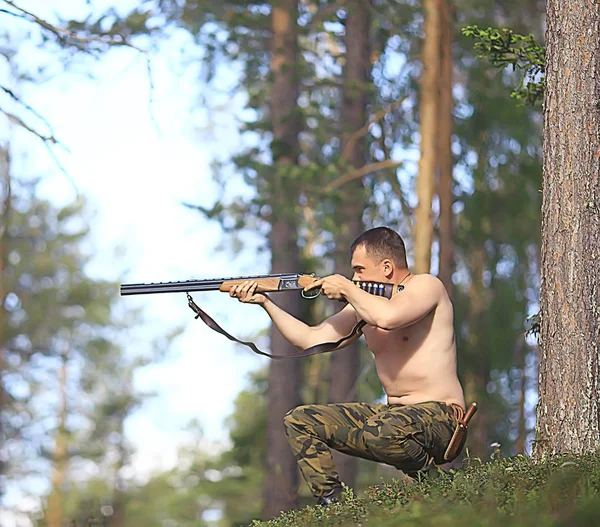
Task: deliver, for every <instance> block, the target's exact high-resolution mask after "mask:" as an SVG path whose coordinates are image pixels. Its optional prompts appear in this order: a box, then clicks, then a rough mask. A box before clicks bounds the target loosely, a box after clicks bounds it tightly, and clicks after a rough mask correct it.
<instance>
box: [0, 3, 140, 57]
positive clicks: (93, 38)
mask: <svg viewBox="0 0 600 527" xmlns="http://www.w3.org/2000/svg"><path fill="white" fill-rule="evenodd" d="M3 2H4V3H6V4H8V5H9V6H11V7H12V8H14V9H16V10H17V11H18V12H19V13H21V18H25V19H26V20H29V21H30V22H34V23H36V24H38V25H39V26H41V27H43V28H44V29H46V30H48V31H50V32H51V33H53V34H54V35H56V36H57V37H58V38H59V39H60V40H64V39H68V40H71V41H72V42H73V44H74V45H75V44H80V45H79V46H77V47H79V48H80V49H81V50H85V45H86V44H89V43H90V42H97V43H99V44H106V45H109V46H125V47H128V48H133V49H135V50H137V51H139V52H140V53H145V51H144V50H142V49H140V48H138V47H137V46H134V45H133V44H131V43H130V42H127V41H126V40H125V39H114V38H111V37H101V36H98V35H90V36H87V37H80V36H79V35H76V34H75V33H73V32H72V31H69V30H68V29H65V28H62V27H58V26H55V25H53V24H51V23H50V22H46V21H45V20H43V19H42V18H40V17H38V16H37V15H35V14H33V13H32V12H30V11H27V10H26V9H23V8H22V7H19V6H18V5H16V4H15V3H14V2H13V1H12V0H3ZM2 12H4V13H10V11H6V10H2ZM10 14H12V15H14V16H19V15H17V14H15V13H10ZM23 15H24V16H23Z"/></svg>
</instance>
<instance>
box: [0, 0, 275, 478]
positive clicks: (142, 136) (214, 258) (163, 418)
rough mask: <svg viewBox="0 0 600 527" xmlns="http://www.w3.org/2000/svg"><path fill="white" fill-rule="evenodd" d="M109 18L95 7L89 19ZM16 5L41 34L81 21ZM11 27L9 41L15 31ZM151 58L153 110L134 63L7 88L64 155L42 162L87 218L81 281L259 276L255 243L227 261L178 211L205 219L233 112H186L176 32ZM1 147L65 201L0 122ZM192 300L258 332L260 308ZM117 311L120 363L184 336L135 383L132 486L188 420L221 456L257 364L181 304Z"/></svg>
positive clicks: (18, 169) (201, 224)
mask: <svg viewBox="0 0 600 527" xmlns="http://www.w3.org/2000/svg"><path fill="white" fill-rule="evenodd" d="M135 3H136V2H131V1H129V2H124V1H122V2H120V3H119V6H120V8H121V9H123V10H125V9H126V8H127V5H128V4H129V5H134V4H135ZM110 4H111V2H107V1H104V2H94V5H95V6H98V8H99V9H100V8H102V6H104V7H106V6H109V5H110ZM20 5H22V7H24V8H27V9H31V10H33V11H35V12H36V14H38V15H39V16H43V17H45V18H47V19H49V20H55V18H54V13H55V12H59V13H60V14H61V15H62V16H64V17H65V18H66V17H68V16H72V17H76V16H80V15H84V14H85V13H86V12H87V9H86V6H85V1H84V0H61V1H60V2H53V3H52V8H50V7H49V6H48V5H42V4H41V3H40V2H34V1H29V2H26V1H23V2H21V3H20ZM13 23H14V24H15V28H18V27H26V25H25V24H24V23H18V22H13ZM16 24H18V25H16ZM142 45H143V43H142ZM159 47H160V50H159V51H158V52H157V53H153V54H152V55H151V64H152V72H153V82H154V90H153V94H152V98H153V101H152V104H151V105H150V98H149V79H148V73H147V68H146V61H145V58H144V57H143V56H142V55H140V54H138V53H137V52H136V51H134V50H131V49H125V48H121V49H116V50H113V51H111V52H109V53H107V54H106V55H105V56H103V57H102V58H101V59H100V60H99V61H96V60H94V59H91V58H80V59H77V62H76V64H75V65H74V66H73V68H72V69H71V70H70V71H67V72H65V73H62V74H60V75H56V76H55V77H54V78H53V79H52V80H50V81H47V82H45V83H43V84H41V85H28V86H25V85H21V86H19V88H18V93H19V95H20V96H21V97H22V98H23V99H24V100H26V101H27V103H28V104H30V105H31V106H33V107H34V108H35V109H37V110H38V111H39V112H40V113H42V114H43V115H44V116H45V117H46V118H47V119H48V121H50V123H51V124H52V126H53V128H54V131H55V134H56V137H57V138H59V139H60V141H62V142H63V143H64V144H65V145H66V146H67V147H68V148H69V150H70V153H67V152H64V151H63V150H61V149H60V148H55V149H54V151H55V153H56V155H57V156H58V157H59V159H60V161H61V163H62V164H63V165H64V167H65V168H66V170H67V171H68V174H69V178H71V179H72V181H73V182H74V184H75V186H76V187H77V189H78V191H79V192H80V193H81V194H82V195H84V196H85V197H86V198H88V201H89V204H90V209H91V210H92V211H93V213H94V217H93V221H92V224H91V232H92V241H93V246H94V251H95V254H96V256H95V258H94V260H93V262H92V264H91V265H90V267H89V269H88V272H89V274H90V275H91V276H94V277H97V278H103V279H109V280H121V281H124V282H157V281H172V280H186V279H189V278H214V277H225V276H235V275H247V274H253V273H255V274H261V273H265V272H268V261H267V259H266V257H265V256H264V255H261V256H258V257H257V255H256V254H255V253H254V250H253V245H255V243H256V241H257V240H250V241H249V243H248V247H247V249H246V250H244V251H243V252H242V254H240V255H239V256H237V257H235V256H234V255H232V254H231V253H230V252H228V251H220V250H218V249H217V245H218V244H219V243H220V242H221V241H222V233H221V230H220V228H219V226H218V225H216V224H213V223H211V222H208V221H207V220H204V219H203V218H202V217H201V216H200V215H199V214H197V213H195V212H193V211H191V210H188V209H186V208H185V207H183V206H182V205H181V202H182V201H192V202H197V203H201V204H203V205H211V204H212V203H213V201H214V200H215V199H216V196H217V193H216V190H217V189H216V186H215V184H214V183H213V182H212V179H211V170H210V167H209V164H210V162H211V159H212V156H214V155H221V156H223V155H226V154H227V153H228V152H233V151H234V149H235V148H236V147H237V145H238V144H239V143H238V139H239V138H238V137H237V132H236V125H235V119H234V114H235V112H236V106H237V107H238V108H239V103H240V100H239V99H237V100H234V101H232V102H231V104H230V105H229V107H228V110H227V112H222V113H220V114H219V115H218V116H217V120H216V122H215V124H214V126H213V128H212V129H211V130H208V131H207V129H206V124H207V118H206V114H205V112H203V111H202V109H201V108H198V99H197V95H198V90H199V87H200V86H199V80H198V72H197V70H196V69H195V68H193V67H185V66H184V65H183V64H182V61H181V50H182V49H183V50H189V52H190V53H192V54H195V55H198V50H197V48H196V47H195V45H194V44H193V43H192V41H191V38H190V37H189V36H188V35H187V34H186V33H185V32H183V31H174V32H173V35H172V37H171V38H169V39H168V40H166V41H164V42H163V43H161V44H160V46H159ZM18 58H19V60H20V61H21V63H23V64H28V63H29V64H31V65H34V64H38V63H39V62H40V61H43V60H46V59H47V60H50V61H55V60H56V57H52V56H49V55H48V54H47V53H46V54H44V53H40V52H39V51H37V50H36V48H35V46H34V43H33V42H32V43H29V44H27V43H26V44H24V48H23V50H22V52H21V53H20V55H19V57H18ZM23 61H25V62H23ZM83 72H88V73H90V74H91V75H92V77H89V76H86V75H84V74H83ZM0 75H2V76H4V78H3V83H4V80H5V79H6V78H7V76H8V71H6V70H0ZM150 108H151V110H152V111H151V112H150ZM4 121H6V120H4ZM209 138H210V139H212V141H211V140H209ZM0 140H2V141H3V142H4V141H9V142H10V145H11V149H12V154H13V158H14V163H13V174H14V175H15V176H16V177H29V176H32V175H42V176H43V183H42V185H41V187H40V191H41V195H42V196H43V197H46V198H48V199H50V200H51V201H53V202H54V203H55V204H56V205H65V204H67V203H69V202H70V201H71V200H73V199H74V197H75V192H74V189H73V185H72V184H71V182H70V181H69V178H67V177H65V175H64V174H62V173H61V171H60V169H59V168H58V167H57V165H56V164H55V162H54V161H53V160H52V158H51V157H50V156H49V155H48V153H47V152H46V150H45V148H44V146H43V145H42V144H41V142H40V141H39V140H38V139H36V138H35V137H33V136H31V135H30V134H28V133H27V132H25V131H24V130H22V129H20V128H19V127H16V126H14V125H13V126H9V125H8V124H7V123H6V122H2V123H0ZM242 190H243V189H242ZM117 246H123V247H125V248H126V252H125V254H124V255H119V253H118V252H116V251H115V249H116V248H117ZM195 300H196V302H198V303H199V304H200V305H201V306H202V307H203V308H204V309H206V310H207V311H208V312H209V313H210V314H211V315H212V316H213V317H214V318H215V319H216V320H217V321H219V323H220V324H221V325H222V326H223V327H225V328H227V329H229V330H230V331H231V332H232V333H234V334H236V335H248V334H250V333H251V332H253V331H256V330H259V329H263V328H265V327H266V326H267V324H268V321H269V319H268V316H267V315H266V314H265V313H264V312H263V311H262V309H261V308H260V307H259V306H251V305H241V304H239V303H238V302H237V301H235V300H232V299H230V298H229V297H228V296H226V295H224V294H222V293H218V292H215V293H202V294H197V295H195ZM118 303H119V309H121V308H123V307H128V306H131V307H137V306H139V305H143V306H144V307H145V313H146V319H147V323H146V324H145V325H144V326H143V327H140V328H136V329H135V330H134V331H133V332H132V335H131V336H132V338H131V341H130V342H128V343H127V345H126V349H127V350H128V352H129V353H131V354H132V355H135V354H139V353H144V352H145V351H147V350H148V348H149V347H150V344H151V341H152V338H153V337H154V336H157V335H160V334H161V333H167V332H168V331H169V330H170V329H172V328H173V327H175V326H177V325H178V324H182V323H183V324H184V325H185V331H184V334H183V335H182V336H181V337H179V338H178V339H177V341H176V342H175V343H174V345H173V347H172V349H170V351H169V353H168V356H167V358H166V359H165V360H164V361H162V362H161V363H159V364H157V365H155V366H152V367H148V368H146V369H145V370H144V371H143V372H141V373H140V375H139V376H138V378H137V386H138V387H139V388H140V389H142V390H145V389H154V390H156V391H158V396H157V397H155V398H154V399H152V400H151V401H148V402H147V403H146V404H145V405H144V406H143V407H142V409H141V410H140V411H138V412H137V413H136V414H135V415H134V416H133V417H132V418H131V419H130V420H129V422H128V426H127V433H128V437H129V439H130V440H131V441H133V443H134V445H135V447H136V449H137V453H136V456H135V458H134V462H133V467H134V470H135V472H136V474H137V475H139V476H142V477H143V476H145V475H146V474H148V473H149V472H150V471H152V470H154V469H161V468H166V467H168V466H169V465H170V464H171V463H172V462H173V460H174V458H175V454H176V450H177V447H178V446H179V445H180V444H181V443H182V442H183V441H185V440H186V437H187V436H186V433H185V432H184V431H183V430H182V429H183V427H184V426H185V425H186V423H188V422H189V421H190V420H191V419H194V418H198V419H199V420H200V421H201V423H202V425H203V428H204V432H205V439H206V443H205V444H206V447H207V448H212V447H214V445H215V444H220V445H224V444H225V442H226V439H227V431H226V430H225V428H224V423H223V420H224V418H225V417H227V416H228V415H229V414H230V413H231V411H232V409H233V402H234V399H235V397H236V395H237V393H238V392H239V391H240V390H241V389H242V388H243V387H244V384H245V378H246V374H247V373H248V372H249V371H251V370H254V369H256V368H258V367H259V366H260V365H261V364H265V363H266V361H267V360H268V359H266V358H261V357H258V356H256V355H254V354H252V352H251V351H249V350H245V349H244V350H240V349H237V348H235V347H234V346H233V345H232V344H231V343H230V342H229V341H228V340H227V339H225V338H224V337H222V336H220V335H218V334H217V333H214V332H213V331H212V330H210V329H209V328H207V327H206V326H204V324H202V323H201V322H199V321H195V320H194V318H193V314H192V312H191V311H190V310H189V308H188V306H187V303H186V299H185V295H183V294H180V295H152V296H144V297H124V298H120V299H119V300H118Z"/></svg>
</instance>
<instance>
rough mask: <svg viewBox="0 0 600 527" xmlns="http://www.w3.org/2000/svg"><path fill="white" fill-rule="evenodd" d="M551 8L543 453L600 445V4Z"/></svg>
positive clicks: (538, 445) (552, 2)
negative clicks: (599, 78) (599, 378)
mask: <svg viewBox="0 0 600 527" xmlns="http://www.w3.org/2000/svg"><path fill="white" fill-rule="evenodd" d="M546 15H547V16H546V21H547V33H546V43H547V58H546V87H545V100H544V163H543V175H542V179H543V182H542V240H541V247H542V251H541V284H540V311H541V316H542V318H541V337H540V366H539V402H538V406H537V423H536V442H535V447H534V455H535V456H537V457H540V456H542V455H551V454H556V453H563V452H569V453H582V452H591V451H597V450H598V449H599V448H600V385H599V383H598V376H599V375H600V362H599V360H598V356H599V353H600V349H599V343H600V278H599V277H600V273H599V271H600V177H599V174H600V135H599V132H598V131H599V130H600V109H599V106H598V103H599V101H600V84H599V83H598V77H599V76H600V7H599V5H598V3H597V2H590V1H589V0H572V1H570V2H562V1H558V0H548V2H547V11H546Z"/></svg>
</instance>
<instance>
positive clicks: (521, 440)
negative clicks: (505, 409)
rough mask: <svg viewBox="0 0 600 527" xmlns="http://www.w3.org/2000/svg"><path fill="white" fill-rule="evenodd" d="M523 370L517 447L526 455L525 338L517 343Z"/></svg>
mask: <svg viewBox="0 0 600 527" xmlns="http://www.w3.org/2000/svg"><path fill="white" fill-rule="evenodd" d="M515 361H516V362H517V364H518V366H519V369H520V372H521V382H520V385H521V386H520V389H521V396H520V397H519V419H518V423H517V427H518V428H517V440H516V441H515V448H516V451H517V454H523V455H525V454H526V453H527V452H526V450H527V415H526V412H525V402H526V400H527V398H526V394H527V346H526V345H525V338H524V337H523V338H522V339H521V340H519V342H518V345H517V357H516V358H515Z"/></svg>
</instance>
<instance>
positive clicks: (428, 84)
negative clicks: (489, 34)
mask: <svg viewBox="0 0 600 527" xmlns="http://www.w3.org/2000/svg"><path fill="white" fill-rule="evenodd" d="M423 7H424V8H425V40H424V41H423V51H422V60H421V62H422V64H423V71H422V72H421V82H420V87H421V94H420V104H419V112H420V114H421V119H420V134H421V146H420V149H421V159H420V160H419V176H418V181H417V195H418V198H419V204H418V206H417V209H416V211H415V219H416V224H415V250H414V252H415V265H414V271H415V273H428V272H429V270H430V265H431V243H432V242H433V214H432V210H431V205H432V200H433V191H434V186H435V169H436V166H437V163H436V143H437V126H436V121H437V118H438V115H439V111H438V107H439V89H438V88H439V87H438V82H439V76H440V57H439V54H440V40H441V35H440V9H439V0H423Z"/></svg>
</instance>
